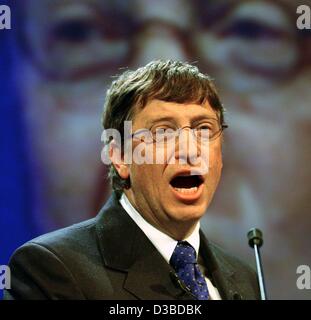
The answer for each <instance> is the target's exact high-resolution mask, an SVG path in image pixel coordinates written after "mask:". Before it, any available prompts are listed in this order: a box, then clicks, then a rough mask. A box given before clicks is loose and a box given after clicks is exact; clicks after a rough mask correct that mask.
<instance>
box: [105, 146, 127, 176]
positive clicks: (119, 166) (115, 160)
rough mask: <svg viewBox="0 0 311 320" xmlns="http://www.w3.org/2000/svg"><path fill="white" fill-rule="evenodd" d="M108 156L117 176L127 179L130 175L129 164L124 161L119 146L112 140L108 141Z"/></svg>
mask: <svg viewBox="0 0 311 320" xmlns="http://www.w3.org/2000/svg"><path fill="white" fill-rule="evenodd" d="M109 158H110V160H111V163H112V165H113V166H114V168H115V169H116V170H117V172H118V174H119V176H120V177H121V178H122V179H124V180H125V179H128V178H129V176H130V170H129V166H128V165H127V164H125V163H124V157H123V154H122V150H121V147H120V145H118V144H117V143H116V142H115V141H114V140H111V142H110V143H109Z"/></svg>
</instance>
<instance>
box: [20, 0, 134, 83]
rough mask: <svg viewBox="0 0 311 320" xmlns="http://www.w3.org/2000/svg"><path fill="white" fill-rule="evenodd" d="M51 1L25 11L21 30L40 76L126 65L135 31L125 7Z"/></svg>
mask: <svg viewBox="0 0 311 320" xmlns="http://www.w3.org/2000/svg"><path fill="white" fill-rule="evenodd" d="M51 3H52V4H53V2H51ZM52 4H50V6H49V5H48V4H45V5H44V6H43V4H42V7H41V8H40V9H37V10H38V12H36V11H34V12H27V13H28V15H29V16H28V19H27V21H26V28H25V31H24V36H25V41H24V42H25V44H26V45H27V46H28V47H29V49H30V50H28V51H29V52H30V54H31V58H32V59H33V60H34V62H35V63H36V65H37V66H38V67H39V69H40V70H41V71H43V73H44V74H46V75H47V76H48V77H52V78H56V79H64V80H79V79H82V78H90V77H95V76H96V75H99V74H100V73H101V72H102V71H103V70H106V72H107V71H108V70H114V68H115V66H116V65H120V64H125V63H126V61H127V60H128V59H129V55H130V40H131V37H132V35H133V34H134V29H135V27H134V23H133V19H132V17H131V15H130V14H129V12H128V11H127V10H126V8H124V7H122V6H120V5H119V6H114V7H113V4H109V5H107V4H106V2H105V1H104V2H100V1H98V2H96V1H83V2H80V1H79V2H78V1H77V2H66V1H64V2H61V1H56V4H57V5H55V6H53V5H52ZM34 10H36V8H34ZM44 15H45V16H44Z"/></svg>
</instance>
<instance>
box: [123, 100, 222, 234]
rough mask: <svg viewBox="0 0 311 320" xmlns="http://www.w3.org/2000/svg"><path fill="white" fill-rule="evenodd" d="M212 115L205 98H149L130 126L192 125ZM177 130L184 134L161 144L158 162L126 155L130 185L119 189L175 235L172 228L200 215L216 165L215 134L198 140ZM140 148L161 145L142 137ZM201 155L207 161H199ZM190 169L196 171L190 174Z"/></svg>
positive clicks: (218, 149) (218, 157) (152, 148)
mask: <svg viewBox="0 0 311 320" xmlns="http://www.w3.org/2000/svg"><path fill="white" fill-rule="evenodd" d="M216 117H217V115H216V112H215V111H214V110H213V109H212V108H211V106H210V105H209V104H208V103H205V104H203V105H198V104H192V103H186V104H179V103H174V102H164V101H160V100H152V101H150V102H149V103H148V104H147V105H146V106H145V107H144V108H143V109H142V110H141V111H140V112H139V113H137V115H136V116H135V117H134V120H133V132H135V131H137V130H138V129H142V128H146V129H150V127H151V126H152V127H160V128H167V127H171V128H172V127H178V128H182V127H185V126H189V127H192V128H193V127H195V126H197V125H198V124H200V123H202V124H204V123H206V121H207V120H208V119H211V118H214V119H215V118H216ZM164 118H165V120H164ZM161 119H162V120H161ZM181 132H182V133H181V135H184V136H183V137H184V138H181V135H180V136H179V138H177V139H176V143H175V144H174V147H173V148H172V147H170V145H169V144H167V145H165V146H162V148H164V154H165V157H164V161H163V162H162V163H154V162H153V163H152V164H145V163H144V164H137V163H135V161H132V164H130V165H128V167H127V174H128V175H129V177H130V180H131V188H130V189H129V190H125V193H126V195H127V196H128V198H129V199H130V201H131V202H132V204H133V205H134V206H135V207H136V209H138V211H139V212H140V213H141V214H142V215H143V216H144V218H145V219H146V220H147V221H149V222H150V223H151V224H153V225H154V226H156V227H157V228H159V229H161V230H163V231H165V232H166V233H168V234H170V235H176V232H177V230H176V228H178V229H179V228H181V229H182V226H186V225H188V226H189V224H190V225H195V222H197V221H198V220H199V219H200V218H201V217H202V215H203V214H204V213H205V211H206V209H207V207H208V205H209V203H210V201H211V199H212V197H213V194H214V192H215V190H216V187H217V185H218V182H219V178H220V175H221V168H222V154H221V136H219V137H218V138H216V139H215V140H213V141H208V142H205V143H204V144H201V143H196V142H195V140H193V139H194V138H193V136H192V134H191V132H190V131H189V129H184V130H182V131H181ZM140 143H145V142H138V141H135V139H134V141H133V149H135V148H136V147H137V146H138V145H139V144H140ZM190 145H191V148H190V147H189V146H190ZM193 146H195V148H193ZM145 150H146V153H147V152H151V153H152V152H161V147H158V146H156V144H154V143H153V144H152V143H150V144H148V143H146V145H145ZM162 151H163V150H162ZM153 154H155V153H153ZM206 154H208V157H206ZM193 156H196V157H197V161H196V162H195V161H192V160H191V159H193ZM206 159H208V162H207V163H206V164H203V163H202V162H204V161H206ZM173 162H175V163H173ZM193 163H194V164H193ZM205 165H207V167H208V170H206V169H207V167H206V166H205ZM202 168H205V169H204V170H202ZM196 170H197V173H202V174H201V175H193V173H194V172H196ZM185 176H186V177H185ZM190 188H193V189H192V190H190ZM182 189H183V190H182ZM185 189H186V190H185Z"/></svg>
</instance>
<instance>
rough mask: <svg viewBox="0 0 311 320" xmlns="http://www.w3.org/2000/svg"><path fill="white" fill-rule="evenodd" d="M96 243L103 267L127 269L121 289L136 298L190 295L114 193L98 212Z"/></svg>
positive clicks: (186, 296)
mask: <svg viewBox="0 0 311 320" xmlns="http://www.w3.org/2000/svg"><path fill="white" fill-rule="evenodd" d="M96 219H97V223H96V232H97V237H98V245H99V248H100V251H101V254H102V257H103V262H104V264H105V266H106V267H109V268H112V269H116V270H119V271H123V272H124V273H127V277H126V280H125V282H124V290H127V291H128V292H130V293H131V294H133V295H134V296H135V297H136V298H138V299H143V300H149V299H159V300H163V299H192V296H191V295H189V294H188V293H186V292H185V291H183V290H182V289H181V288H180V286H179V285H178V284H177V283H176V281H175V282H174V280H173V277H172V273H173V269H172V268H171V267H170V265H169V264H168V263H167V262H166V261H165V260H164V258H163V257H162V256H161V254H160V253H159V252H158V251H157V249H156V248H155V247H154V246H153V244H152V243H151V242H150V240H149V239H148V238H147V237H146V235H145V234H144V233H143V232H142V231H141V229H140V228H139V227H138V226H137V225H136V223H135V222H134V221H133V220H132V219H131V218H130V216H129V215H128V214H127V213H126V212H125V210H124V209H123V207H122V206H121V204H120V203H119V201H118V199H117V197H116V195H115V194H114V193H113V195H112V197H111V198H110V199H109V201H108V202H107V203H106V205H105V206H104V208H103V209H102V210H101V212H100V213H99V214H98V216H97V218H96Z"/></svg>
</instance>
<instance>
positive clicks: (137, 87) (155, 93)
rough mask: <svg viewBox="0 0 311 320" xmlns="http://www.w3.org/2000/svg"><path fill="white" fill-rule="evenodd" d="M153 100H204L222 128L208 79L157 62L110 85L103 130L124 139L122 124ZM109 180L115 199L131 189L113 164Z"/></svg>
mask: <svg viewBox="0 0 311 320" xmlns="http://www.w3.org/2000/svg"><path fill="white" fill-rule="evenodd" d="M152 99H158V100H162V101H166V102H176V103H198V104H203V103H204V102H205V101H206V100H207V101H208V102H209V104H210V106H211V107H212V108H213V109H214V110H216V111H217V115H218V117H219V121H220V124H221V125H223V124H224V108H223V105H222V103H221V101H220V99H219V96H218V93H217V90H216V88H215V85H214V84H213V82H212V79H211V78H210V77H209V76H208V75H206V74H203V73H201V72H200V71H199V69H198V68H197V67H196V66H194V65H191V64H189V63H186V62H181V61H174V60H156V61H151V62H150V63H148V64H147V65H145V66H144V67H141V68H139V69H137V70H135V71H131V70H127V71H125V72H124V73H123V74H121V75H120V76H119V77H118V78H117V79H116V80H115V81H113V82H112V84H111V87H110V88H109V89H108V91H107V95H106V100H105V105H104V113H103V117H102V124H103V127H104V129H110V128H113V129H117V130H118V131H119V132H120V134H121V137H123V124H124V121H129V120H132V119H133V118H134V113H135V110H137V108H141V109H142V108H144V107H145V106H146V104H147V103H148V101H150V100H152ZM109 142H110V141H106V142H105V143H106V144H107V143H109ZM122 143H123V141H122ZM109 178H110V180H111V184H112V188H113V190H114V191H115V192H116V193H117V195H118V196H120V195H121V194H122V190H123V189H124V188H129V186H130V181H129V179H128V180H123V179H122V178H121V177H120V176H119V174H118V172H117V171H116V170H115V168H114V166H113V165H112V164H111V165H110V168H109Z"/></svg>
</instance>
